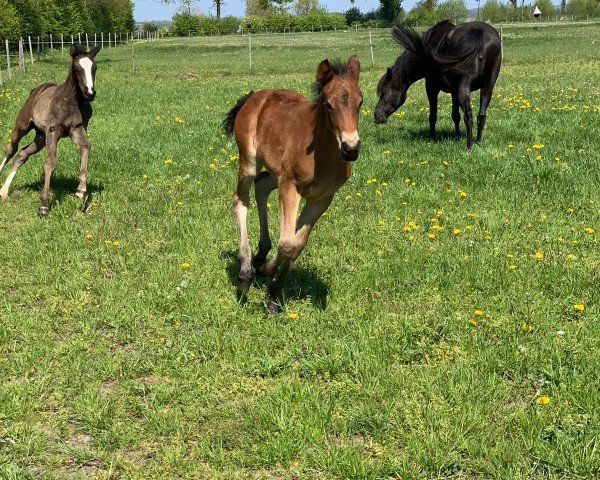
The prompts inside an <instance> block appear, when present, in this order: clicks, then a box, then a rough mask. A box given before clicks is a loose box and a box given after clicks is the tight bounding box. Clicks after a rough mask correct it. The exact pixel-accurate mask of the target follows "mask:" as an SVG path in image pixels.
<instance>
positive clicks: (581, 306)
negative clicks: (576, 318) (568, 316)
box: [573, 303, 585, 313]
mask: <svg viewBox="0 0 600 480" xmlns="http://www.w3.org/2000/svg"><path fill="white" fill-rule="evenodd" d="M573 310H575V312H576V313H583V312H585V305H584V304H583V303H576V304H575V305H573Z"/></svg>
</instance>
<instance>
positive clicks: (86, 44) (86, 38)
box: [85, 32, 90, 52]
mask: <svg viewBox="0 0 600 480" xmlns="http://www.w3.org/2000/svg"><path fill="white" fill-rule="evenodd" d="M85 49H86V50H87V51H88V52H89V51H90V39H89V37H88V34H87V32H86V34H85Z"/></svg>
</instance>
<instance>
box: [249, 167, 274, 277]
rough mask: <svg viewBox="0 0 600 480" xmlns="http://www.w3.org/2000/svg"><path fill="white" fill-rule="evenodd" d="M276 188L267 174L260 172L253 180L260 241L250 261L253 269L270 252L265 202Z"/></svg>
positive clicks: (265, 258) (272, 178)
mask: <svg viewBox="0 0 600 480" xmlns="http://www.w3.org/2000/svg"><path fill="white" fill-rule="evenodd" d="M276 188H277V180H276V179H275V177H273V176H272V175H271V174H270V173H269V172H262V173H260V174H259V175H258V176H257V177H256V180H254V193H255V196H256V204H257V205H258V219H259V221H260V240H259V242H258V251H257V252H256V255H254V258H253V259H252V265H253V266H254V268H255V269H258V268H260V267H261V266H262V265H263V264H264V263H265V262H266V261H267V255H268V253H269V252H270V251H271V247H272V244H271V237H270V235H269V218H268V217H269V215H268V212H267V200H268V199H269V195H270V193H271V192H272V191H273V190H275V189H276Z"/></svg>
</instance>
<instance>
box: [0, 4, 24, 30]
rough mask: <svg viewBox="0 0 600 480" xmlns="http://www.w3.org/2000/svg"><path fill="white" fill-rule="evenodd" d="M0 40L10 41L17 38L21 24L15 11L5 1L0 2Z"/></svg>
mask: <svg viewBox="0 0 600 480" xmlns="http://www.w3.org/2000/svg"><path fill="white" fill-rule="evenodd" d="M0 12H2V15H0V38H3V39H8V40H12V39H14V38H18V37H19V33H20V29H21V22H20V21H19V17H18V16H17V10H16V8H15V7H13V6H12V5H11V4H10V3H8V1H7V0H0Z"/></svg>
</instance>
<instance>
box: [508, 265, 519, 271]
mask: <svg viewBox="0 0 600 480" xmlns="http://www.w3.org/2000/svg"><path fill="white" fill-rule="evenodd" d="M517 268H518V267H517V266H516V265H514V264H513V265H509V266H508V269H509V270H513V271H514V270H516V269H517Z"/></svg>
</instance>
